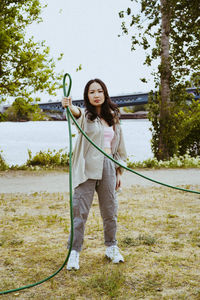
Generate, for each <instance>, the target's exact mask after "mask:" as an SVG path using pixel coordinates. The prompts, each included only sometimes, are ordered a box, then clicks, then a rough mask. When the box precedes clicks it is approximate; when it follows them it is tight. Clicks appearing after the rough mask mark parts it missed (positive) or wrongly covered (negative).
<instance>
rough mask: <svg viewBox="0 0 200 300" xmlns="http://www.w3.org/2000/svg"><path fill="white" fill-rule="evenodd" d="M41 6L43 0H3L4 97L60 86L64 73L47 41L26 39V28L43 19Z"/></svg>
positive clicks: (0, 69) (0, 53) (0, 54)
mask: <svg viewBox="0 0 200 300" xmlns="http://www.w3.org/2000/svg"><path fill="white" fill-rule="evenodd" d="M41 10H42V6H41V3H40V0H20V1H19V0H1V1H0V93H1V99H0V101H1V100H5V99H6V98H7V97H9V96H14V97H26V98H29V97H30V95H32V94H33V93H35V92H37V91H40V92H43V91H47V92H48V93H49V94H54V93H55V90H56V89H57V88H58V87H59V82H60V80H61V77H62V74H56V73H55V62H54V60H53V59H52V58H50V57H49V48H48V47H47V46H46V45H45V42H44V41H41V42H34V40H33V37H31V38H29V39H26V28H27V27H28V26H29V25H30V24H32V23H33V22H41V21H42V19H41V17H40V13H41ZM61 57H62V55H61V56H60V57H59V58H58V60H59V59H61Z"/></svg>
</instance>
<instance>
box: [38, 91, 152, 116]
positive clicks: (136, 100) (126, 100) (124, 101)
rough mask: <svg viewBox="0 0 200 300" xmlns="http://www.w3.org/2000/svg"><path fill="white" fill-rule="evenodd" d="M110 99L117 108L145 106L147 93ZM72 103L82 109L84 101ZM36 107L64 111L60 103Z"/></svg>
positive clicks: (43, 104) (44, 109)
mask: <svg viewBox="0 0 200 300" xmlns="http://www.w3.org/2000/svg"><path fill="white" fill-rule="evenodd" d="M110 99H111V101H112V102H114V103H116V104H117V105H118V107H124V106H133V105H140V104H147V102H148V93H140V94H133V95H122V96H114V97H110ZM72 103H73V104H74V105H76V106H79V107H84V100H72ZM38 105H39V107H40V108H41V109H42V110H43V111H50V110H51V111H55V112H63V110H64V109H63V107H62V105H61V102H60V101H59V102H48V103H38Z"/></svg>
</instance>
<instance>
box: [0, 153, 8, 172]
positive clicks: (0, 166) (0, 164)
mask: <svg viewBox="0 0 200 300" xmlns="http://www.w3.org/2000/svg"><path fill="white" fill-rule="evenodd" d="M2 153H3V151H2V150H0V171H5V170H8V169H9V166H8V165H7V163H6V162H5V159H4V158H3V155H2Z"/></svg>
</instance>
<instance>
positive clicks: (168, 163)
mask: <svg viewBox="0 0 200 300" xmlns="http://www.w3.org/2000/svg"><path fill="white" fill-rule="evenodd" d="M127 166H128V167H129V168H132V169H134V168H155V169H160V168H200V156H196V157H192V156H190V155H189V154H188V153H187V154H184V155H182V156H180V155H179V156H176V155H173V157H171V158H170V159H169V160H158V159H157V158H155V157H154V158H149V159H146V160H144V161H137V162H134V161H131V159H130V158H128V159H127Z"/></svg>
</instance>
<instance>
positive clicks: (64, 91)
mask: <svg viewBox="0 0 200 300" xmlns="http://www.w3.org/2000/svg"><path fill="white" fill-rule="evenodd" d="M67 76H68V77H69V87H68V91H67V92H66V88H65V80H66V77H67ZM71 85H72V80H71V77H70V75H69V74H67V73H66V74H65V75H64V78H63V93H64V96H65V97H68V96H69V94H70V91H71ZM67 116H68V130H69V146H70V147H69V188H70V219H71V237H70V245H69V250H68V253H67V257H66V259H65V261H64V263H63V264H62V266H61V267H60V268H59V269H58V270H57V271H56V272H55V273H53V274H52V275H50V276H48V277H47V278H44V279H43V280H40V281H38V282H35V283H32V284H29V285H25V286H22V287H19V288H16V289H11V290H7V291H0V295H4V294H9V293H13V292H18V291H21V290H25V289H28V288H31V287H34V286H36V285H39V284H41V283H43V282H45V281H47V280H49V279H51V278H53V277H54V276H56V275H57V274H58V273H59V272H60V271H61V270H62V269H63V268H64V266H65V265H66V263H67V261H68V259H69V256H70V253H71V250H72V243H73V237H74V226H73V210H72V163H71V162H72V134H71V122H70V117H69V108H68V107H67Z"/></svg>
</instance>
